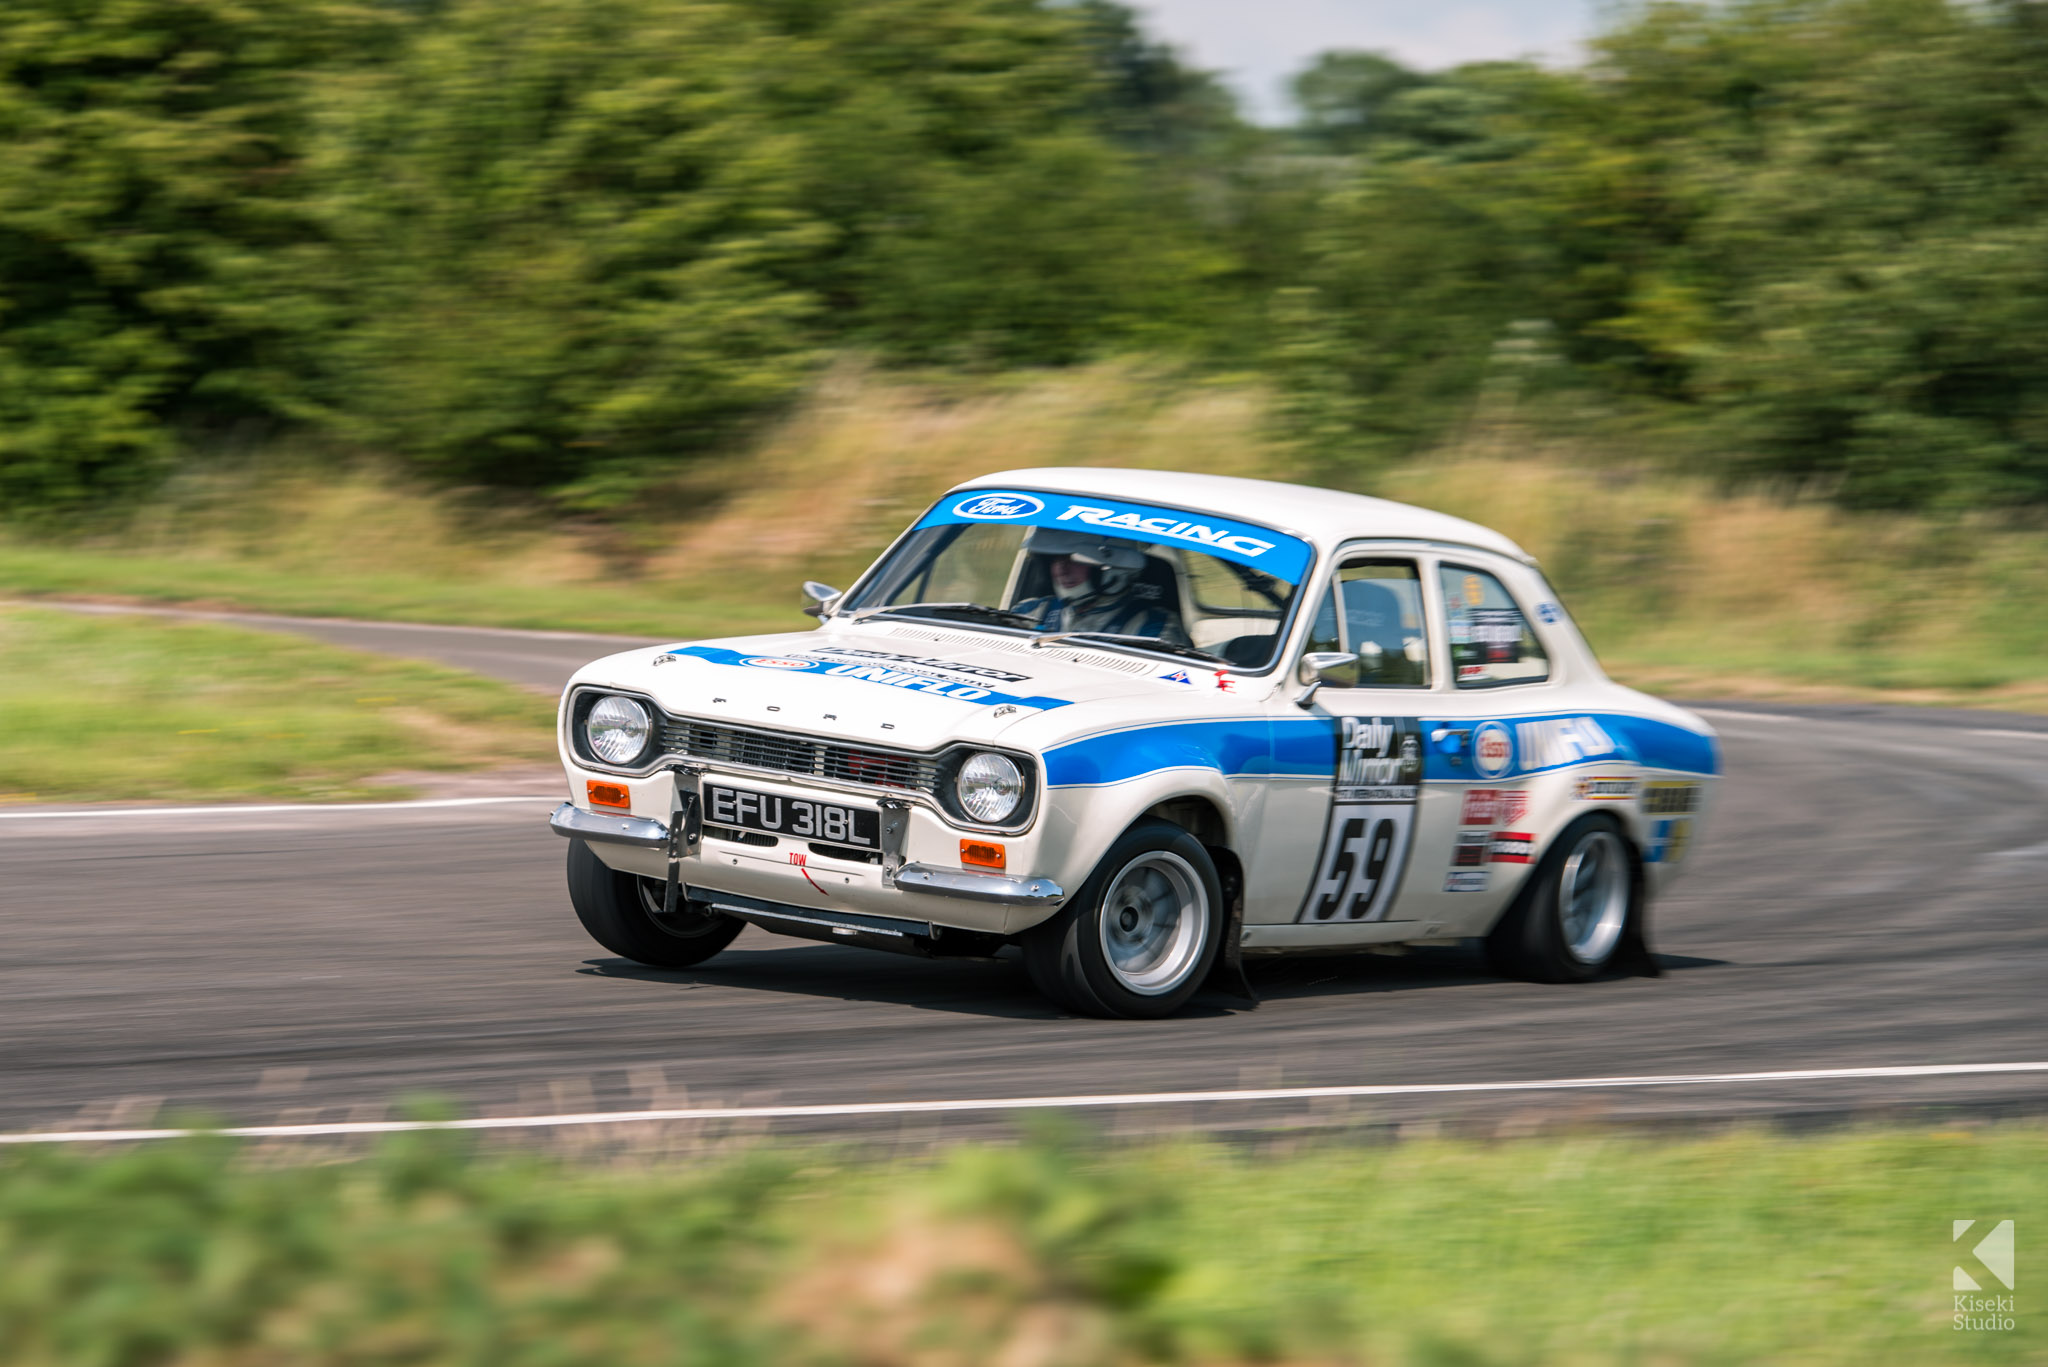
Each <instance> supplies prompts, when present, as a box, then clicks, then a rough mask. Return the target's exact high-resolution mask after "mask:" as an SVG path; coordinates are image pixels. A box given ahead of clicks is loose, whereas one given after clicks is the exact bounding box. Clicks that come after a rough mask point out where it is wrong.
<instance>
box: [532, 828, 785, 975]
mask: <svg viewBox="0 0 2048 1367" xmlns="http://www.w3.org/2000/svg"><path fill="white" fill-rule="evenodd" d="M663 891H664V886H663V884H662V883H661V882H660V881H659V880H657V879H653V878H642V877H640V876H638V875H637V874H631V873H619V872H617V871H616V870H614V869H610V868H607V867H606V866H605V863H604V861H603V860H601V859H599V858H598V857H597V856H596V855H595V854H592V853H591V851H590V846H589V845H587V844H585V843H584V842H583V841H581V840H571V841H570V842H569V904H570V905H571V906H573V907H575V908H576V919H577V920H579V921H581V922H582V923H583V928H584V929H585V930H587V931H589V932H590V938H591V939H593V940H595V941H597V942H598V943H599V944H601V945H603V946H604V947H605V948H606V949H609V950H610V951H611V952H612V953H614V954H616V955H618V956H620V957H621V958H625V959H631V960H633V961H634V962H636V963H643V964H647V965H648V966H650V967H653V968H689V967H691V966H692V965H693V964H701V963H703V962H704V961H705V960H706V959H708V958H710V957H711V956H712V955H714V954H716V953H717V952H718V951H719V950H721V949H724V948H725V947H726V946H727V945H729V944H731V943H732V942H733V939H734V937H736V936H737V935H738V934H739V933H740V932H741V931H742V930H744V929H746V924H745V922H743V921H740V920H739V919H737V918H736V917H732V916H727V915H725V914H724V913H723V912H717V911H713V910H711V909H710V908H709V907H706V906H704V905H703V904H702V903H696V902H686V903H684V904H683V905H681V906H679V907H677V908H676V914H675V915H673V916H663V915H662V914H661V898H662V893H663Z"/></svg>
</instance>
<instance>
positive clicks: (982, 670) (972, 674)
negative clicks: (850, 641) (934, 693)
mask: <svg viewBox="0 0 2048 1367" xmlns="http://www.w3.org/2000/svg"><path fill="white" fill-rule="evenodd" d="M812 650H813V651H815V652H816V653H817V654H819V655H830V656H832V657H833V658H835V659H841V660H880V661H883V662H885V663H887V664H891V665H894V666H896V667H897V668H898V669H910V670H915V671H922V670H941V671H943V672H945V673H948V674H959V675H964V676H965V677H967V678H970V679H994V680H995V681H996V682H997V683H1023V682H1024V681H1025V680H1027V679H1029V678H1030V677H1031V676H1030V675H1029V674H1013V673H1011V672H1010V671H1009V670H1006V669H995V668H992V667H991V666H989V665H969V664H961V663H959V662H958V661H956V660H939V659H933V658H932V657H930V656H925V655H898V654H897V653H895V652H894V651H890V650H855V649H853V648H852V647H850V646H813V647H812Z"/></svg>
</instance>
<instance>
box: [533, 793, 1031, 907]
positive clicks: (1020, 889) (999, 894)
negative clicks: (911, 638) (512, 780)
mask: <svg viewBox="0 0 2048 1367" xmlns="http://www.w3.org/2000/svg"><path fill="white" fill-rule="evenodd" d="M548 829H549V830H552V831H553V832H554V833H555V834H556V835H565V836H569V837H571V838H573V839H576V840H592V841H597V842H599V843H602V844H606V845H635V846H638V847H639V848H641V849H646V850H666V849H667V848H668V827H667V826H665V825H663V824H662V823H661V822H659V821H656V820H654V819H653V818H652V817H645V816H600V815H598V814H597V813H596V812H586V811H584V810H583V809H582V808H581V807H578V806H577V805H576V804H575V803H573V802H564V803H563V804H562V805H561V806H559V807H557V808H555V812H554V815H553V816H551V817H549V818H548ZM898 857H899V858H900V857H901V856H900V855H899V856H898ZM888 881H889V882H893V883H894V884H895V885H896V886H897V887H899V888H901V889H902V890H903V891H905V892H923V893H931V894H933V895H936V896H940V897H962V898H965V899H967V900H968V901H970V902H1003V903H1007V904H1008V905H1011V906H1020V907H1045V906H1051V905H1053V904H1054V903H1055V902H1062V901H1065V900H1066V896H1067V894H1066V892H1065V890H1064V889H1062V888H1061V887H1060V885H1059V884H1058V883H1055V882H1053V881H1052V880H1051V879H1050V878H1012V877H1009V876H1008V875H1007V874H1000V873H969V872H967V871H965V870H963V869H936V868H933V867H932V866H931V865H929V864H905V865H903V867H901V868H899V869H897V870H896V872H895V875H894V877H893V878H889V879H888Z"/></svg>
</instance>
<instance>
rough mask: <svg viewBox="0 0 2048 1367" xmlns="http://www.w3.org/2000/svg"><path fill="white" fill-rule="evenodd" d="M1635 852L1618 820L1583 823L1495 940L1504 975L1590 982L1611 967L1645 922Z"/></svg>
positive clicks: (1544, 866)
mask: <svg viewBox="0 0 2048 1367" xmlns="http://www.w3.org/2000/svg"><path fill="white" fill-rule="evenodd" d="M1641 903H1642V879H1641V878H1640V876H1639V875H1638V871H1637V868H1636V860H1635V852H1634V851H1633V850H1632V849H1630V847H1629V843H1628V837H1627V836H1626V835H1624V834H1623V833H1622V829H1621V826H1620V823H1618V822H1616V821H1615V819H1614V818H1613V817H1611V816H1607V815H1605V814H1595V815H1592V816H1585V817H1581V818H1580V819H1579V820H1577V821H1575V822H1573V823H1572V824H1571V825H1569V826H1567V827H1565V829H1564V831H1563V833H1562V834H1560V835H1559V836H1558V838H1557V839H1556V840H1554V841H1552V842H1551V845H1550V849H1549V850H1548V851H1547V852H1545V854H1544V856H1543V861H1542V862H1541V863H1540V864H1538V865H1537V866H1536V871H1535V872H1534V873H1532V874H1531V875H1530V876H1529V881H1528V883H1527V884H1526V885H1525V886H1524V887H1523V888H1522V891H1521V892H1520V894H1518V895H1517V896H1516V898H1515V901H1514V904H1513V905H1512V906H1510V907H1509V908H1508V911H1507V914H1506V915H1505V916H1503V917H1501V919H1500V924H1499V925H1497V926H1495V927H1494V929H1493V933H1492V934H1491V935H1489V936H1488V937H1487V940H1486V950H1487V957H1488V958H1489V959H1491V960H1492V961H1493V964H1494V966H1495V967H1496V968H1498V969H1500V970H1501V971H1502V972H1504V973H1507V974H1509V975H1511V976H1513V977H1517V978H1527V979H1529V980H1531V981H1533V982H1546V983H1570V982H1585V981H1586V980H1588V979H1590V978H1593V977H1597V976H1598V975H1599V974H1600V973H1601V972H1603V971H1604V970H1606V969H1607V968H1608V967H1610V966H1611V965H1612V964H1613V963H1614V961H1615V957H1616V954H1617V952H1618V951H1619V950H1620V949H1621V948H1622V946H1623V944H1624V942H1625V941H1626V940H1627V938H1628V936H1629V933H1630V931H1631V929H1638V931H1639V927H1638V924H1637V923H1638V920H1639V918H1640V916H1641V914H1642V906H1641Z"/></svg>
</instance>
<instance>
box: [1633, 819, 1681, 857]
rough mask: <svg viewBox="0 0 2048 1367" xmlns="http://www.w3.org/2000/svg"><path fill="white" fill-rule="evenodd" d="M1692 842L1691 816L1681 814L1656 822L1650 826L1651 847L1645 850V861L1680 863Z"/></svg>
mask: <svg viewBox="0 0 2048 1367" xmlns="http://www.w3.org/2000/svg"><path fill="white" fill-rule="evenodd" d="M1691 844H1692V818H1691V817H1689V816H1680V817H1673V818H1671V819H1670V820H1668V821H1659V822H1656V823H1655V824H1653V825H1652V826H1651V827H1650V843H1649V848H1647V849H1645V850H1644V851H1643V862H1644V863H1645V864H1664V865H1667V866H1669V865H1673V864H1677V863H1680V862H1681V861H1683V860H1684V858H1685V851H1686V848H1687V847H1688V846H1689V845H1691Z"/></svg>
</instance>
